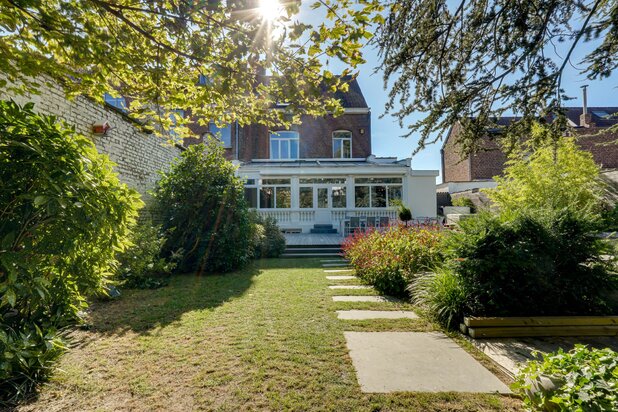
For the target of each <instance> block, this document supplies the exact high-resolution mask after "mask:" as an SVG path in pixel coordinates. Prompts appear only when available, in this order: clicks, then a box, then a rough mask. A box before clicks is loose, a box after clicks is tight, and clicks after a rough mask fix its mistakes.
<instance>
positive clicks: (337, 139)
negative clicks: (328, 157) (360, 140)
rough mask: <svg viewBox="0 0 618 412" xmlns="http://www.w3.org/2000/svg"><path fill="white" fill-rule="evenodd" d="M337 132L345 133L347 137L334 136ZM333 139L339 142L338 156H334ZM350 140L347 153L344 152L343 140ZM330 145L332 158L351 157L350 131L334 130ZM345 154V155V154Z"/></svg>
mask: <svg viewBox="0 0 618 412" xmlns="http://www.w3.org/2000/svg"><path fill="white" fill-rule="evenodd" d="M337 133H347V134H348V136H349V137H335V135H336V134H337ZM335 141H340V142H341V154H340V156H336V154H335ZM345 141H348V142H350V146H349V151H348V153H345V152H344V150H343V149H344V147H345V145H344V142H345ZM332 146H333V159H351V158H352V132H351V131H349V130H335V131H334V132H333V134H332ZM346 154H347V156H346Z"/></svg>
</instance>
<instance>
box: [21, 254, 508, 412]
mask: <svg viewBox="0 0 618 412" xmlns="http://www.w3.org/2000/svg"><path fill="white" fill-rule="evenodd" d="M332 283H333V282H331V281H327V280H326V278H325V273H324V272H323V271H322V268H321V267H320V264H319V261H318V260H311V259H301V260H291V259H280V260H264V261H260V262H258V264H257V266H255V267H254V268H251V269H248V270H245V271H242V272H239V273H236V274H231V275H226V276H207V277H195V276H191V275H185V276H178V277H175V278H173V280H172V282H171V284H170V285H169V286H168V287H166V288H162V289H158V290H154V291H153V290H147V291H126V292H125V293H124V294H123V296H122V298H121V299H119V300H117V301H113V302H107V303H102V304H97V305H95V307H94V308H93V311H92V327H91V328H90V329H89V330H80V331H76V332H74V333H73V334H72V338H73V341H72V345H73V347H72V348H71V349H70V350H69V352H68V353H67V354H66V355H65V356H64V357H63V358H62V361H61V364H60V367H59V369H58V371H57V372H56V373H55V375H54V377H53V379H52V381H51V382H50V383H49V384H47V385H45V386H44V387H43V388H42V390H41V393H40V397H39V399H38V400H36V401H34V402H33V403H31V404H29V405H24V406H22V407H21V408H20V409H21V410H37V411H38V410H45V411H61V410H63V411H64V410H67V411H73V410H80V411H82V410H86V411H88V410H101V411H115V410H143V411H150V410H179V411H180V410H182V411H189V410H218V411H239V410H242V411H244V410H294V411H301V410H302V411H307V410H320V411H321V410H333V411H371V410H418V411H443V410H458V411H471V410H500V411H503V410H515V409H517V408H518V407H519V401H517V400H515V399H512V398H509V397H502V396H498V395H485V394H456V393H441V394H429V393H397V394H375V395H372V394H364V393H362V392H361V391H360V387H359V385H358V383H357V381H356V375H355V372H354V369H353V366H352V362H351V360H350V358H349V356H348V352H347V349H346V345H345V340H344V335H343V331H344V330H368V331H369V330H371V331H379V330H401V331H425V330H433V329H434V328H435V325H433V324H432V323H430V322H428V321H426V320H422V319H420V320H410V319H402V320H387V321H384V320H370V321H352V322H350V321H345V320H339V319H337V317H336V313H335V310H339V309H352V308H354V309H363V308H369V307H372V308H378V309H386V308H389V309H395V308H396V309H411V305H409V304H405V303H401V304H390V303H386V304H385V303H379V304H375V303H374V304H366V303H358V304H352V303H335V302H332V299H331V296H332V295H334V294H345V293H342V292H343V291H333V290H330V289H328V287H327V285H328V284H332ZM333 292H336V293H333ZM354 292H359V291H354ZM362 292H363V293H365V291H362Z"/></svg>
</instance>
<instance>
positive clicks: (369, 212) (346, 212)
mask: <svg viewBox="0 0 618 412" xmlns="http://www.w3.org/2000/svg"><path fill="white" fill-rule="evenodd" d="M257 212H258V214H260V215H261V216H263V217H267V216H268V217H272V218H274V219H275V220H276V221H277V222H278V223H284V224H294V223H297V224H306V225H307V224H312V223H313V222H314V221H315V210H312V209H257ZM330 217H331V222H332V224H333V226H334V227H336V228H337V227H341V225H342V222H344V221H346V220H348V219H350V218H351V217H361V218H364V217H375V218H380V217H388V218H389V219H390V221H391V222H394V221H396V220H397V211H395V210H392V209H386V208H384V209H379V208H371V209H331V211H330Z"/></svg>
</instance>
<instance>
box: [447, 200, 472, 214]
mask: <svg viewBox="0 0 618 412" xmlns="http://www.w3.org/2000/svg"><path fill="white" fill-rule="evenodd" d="M452 203H453V206H463V207H469V208H470V212H472V213H474V212H475V211H476V206H474V202H473V201H472V199H470V198H469V197H465V196H460V197H456V198H455V199H453V202H452Z"/></svg>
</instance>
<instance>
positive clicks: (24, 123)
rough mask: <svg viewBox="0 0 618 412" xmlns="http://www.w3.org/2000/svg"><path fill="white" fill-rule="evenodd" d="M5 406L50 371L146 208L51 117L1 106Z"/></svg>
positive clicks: (1, 374)
mask: <svg viewBox="0 0 618 412" xmlns="http://www.w3.org/2000/svg"><path fill="white" fill-rule="evenodd" d="M0 182H2V184H1V186H0V296H1V299H0V398H1V400H2V401H7V400H11V399H15V397H18V396H20V395H23V394H24V393H25V392H27V391H28V390H29V389H31V388H32V387H33V386H34V385H35V384H36V383H37V382H38V381H39V380H40V379H42V378H44V377H45V376H46V375H47V374H48V373H49V372H50V370H51V366H52V364H53V360H54V359H55V358H56V357H57V356H58V354H59V353H60V352H61V349H62V344H61V340H60V339H59V337H58V330H59V329H61V328H62V327H64V326H66V325H68V324H70V323H72V322H74V321H76V320H78V312H79V311H80V310H83V309H84V308H85V307H86V297H87V296H88V295H92V294H96V293H103V292H104V289H105V285H106V283H107V280H108V278H109V277H110V274H111V273H112V272H113V270H114V268H115V265H116V260H115V259H114V255H115V253H116V251H117V250H122V249H123V248H124V247H125V246H126V245H127V238H128V236H129V233H130V227H131V226H132V225H133V224H134V222H135V217H136V215H137V210H138V209H139V207H141V201H140V200H139V195H138V194H137V193H136V192H135V191H133V190H130V189H129V188H127V187H126V185H124V184H121V183H120V182H119V181H118V178H117V176H116V174H115V173H114V172H113V171H112V163H111V162H110V161H109V159H108V158H107V156H104V155H100V154H98V153H97V151H96V149H95V147H94V145H93V144H92V142H91V141H90V140H89V139H87V138H85V137H83V136H79V135H77V134H75V131H74V129H73V128H69V127H67V126H66V125H62V124H60V123H59V122H57V119H56V118H54V117H51V116H40V115H37V114H35V113H34V112H33V105H32V104H27V105H25V106H24V107H23V108H22V107H20V106H19V105H17V104H15V103H14V102H7V101H0Z"/></svg>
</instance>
